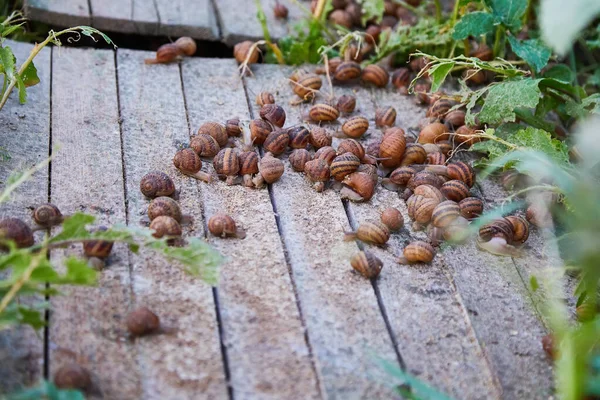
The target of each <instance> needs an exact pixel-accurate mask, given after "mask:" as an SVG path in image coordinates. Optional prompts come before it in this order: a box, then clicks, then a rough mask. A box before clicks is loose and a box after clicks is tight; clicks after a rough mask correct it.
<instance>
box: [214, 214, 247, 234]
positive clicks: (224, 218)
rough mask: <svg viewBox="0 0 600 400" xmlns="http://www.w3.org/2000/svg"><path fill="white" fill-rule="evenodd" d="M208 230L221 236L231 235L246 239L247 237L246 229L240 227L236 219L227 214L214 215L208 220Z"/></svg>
mask: <svg viewBox="0 0 600 400" xmlns="http://www.w3.org/2000/svg"><path fill="white" fill-rule="evenodd" d="M208 230H209V231H210V233H212V234H213V235H215V236H218V237H221V238H225V237H228V236H229V237H236V238H238V239H244V238H245V237H246V232H245V231H244V229H242V228H240V227H238V226H237V224H236V223H235V220H234V219H233V218H231V217H230V216H229V215H226V214H217V215H213V216H212V217H211V218H210V219H209V220H208Z"/></svg>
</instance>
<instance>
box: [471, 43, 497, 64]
mask: <svg viewBox="0 0 600 400" xmlns="http://www.w3.org/2000/svg"><path fill="white" fill-rule="evenodd" d="M470 56H471V57H477V58H479V59H480V60H481V61H492V60H493V59H494V52H493V51H492V49H491V48H490V47H489V46H487V45H485V44H483V43H481V44H480V45H479V47H477V49H475V50H473V51H472V52H471V54H470Z"/></svg>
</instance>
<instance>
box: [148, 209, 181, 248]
mask: <svg viewBox="0 0 600 400" xmlns="http://www.w3.org/2000/svg"><path fill="white" fill-rule="evenodd" d="M150 229H151V230H153V231H154V232H153V233H152V236H154V237H155V238H157V239H160V238H162V237H165V236H169V237H173V238H172V239H169V240H168V241H167V243H169V244H173V243H174V242H175V241H176V240H175V239H174V238H176V237H179V236H181V234H182V231H181V226H180V225H179V222H177V221H176V220H175V219H173V218H171V217H167V216H166V215H162V216H160V217H156V218H154V219H153V220H152V222H151V223H150Z"/></svg>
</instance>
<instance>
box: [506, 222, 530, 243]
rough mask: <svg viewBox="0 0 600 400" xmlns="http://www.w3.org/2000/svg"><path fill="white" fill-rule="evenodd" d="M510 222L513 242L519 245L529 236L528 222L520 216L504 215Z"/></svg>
mask: <svg viewBox="0 0 600 400" xmlns="http://www.w3.org/2000/svg"><path fill="white" fill-rule="evenodd" d="M505 219H506V220H507V221H508V222H510V224H511V225H512V230H513V243H514V244H516V245H521V244H523V243H525V242H526V241H527V239H528V238H529V223H528V222H527V220H526V219H525V218H523V217H520V216H515V215H511V216H508V217H505Z"/></svg>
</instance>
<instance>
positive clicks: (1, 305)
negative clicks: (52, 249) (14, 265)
mask: <svg viewBox="0 0 600 400" xmlns="http://www.w3.org/2000/svg"><path fill="white" fill-rule="evenodd" d="M43 248H45V244H44V247H43ZM42 258H46V252H45V251H42V252H40V253H39V254H38V255H37V256H36V257H35V258H33V260H32V261H31V264H29V266H28V267H27V268H26V269H25V271H23V274H22V275H21V276H20V277H19V279H17V281H16V282H15V283H14V284H13V285H12V286H11V288H10V290H9V291H8V292H7V293H6V294H5V295H4V297H3V298H2V301H1V302H0V314H2V312H3V311H4V310H5V309H6V307H8V305H9V304H10V302H11V301H12V300H13V299H14V297H15V296H16V295H17V293H18V292H19V290H21V288H22V287H23V285H25V283H27V281H29V279H30V278H31V274H33V271H35V269H36V268H37V267H38V266H39V265H40V261H41V260H42Z"/></svg>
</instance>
